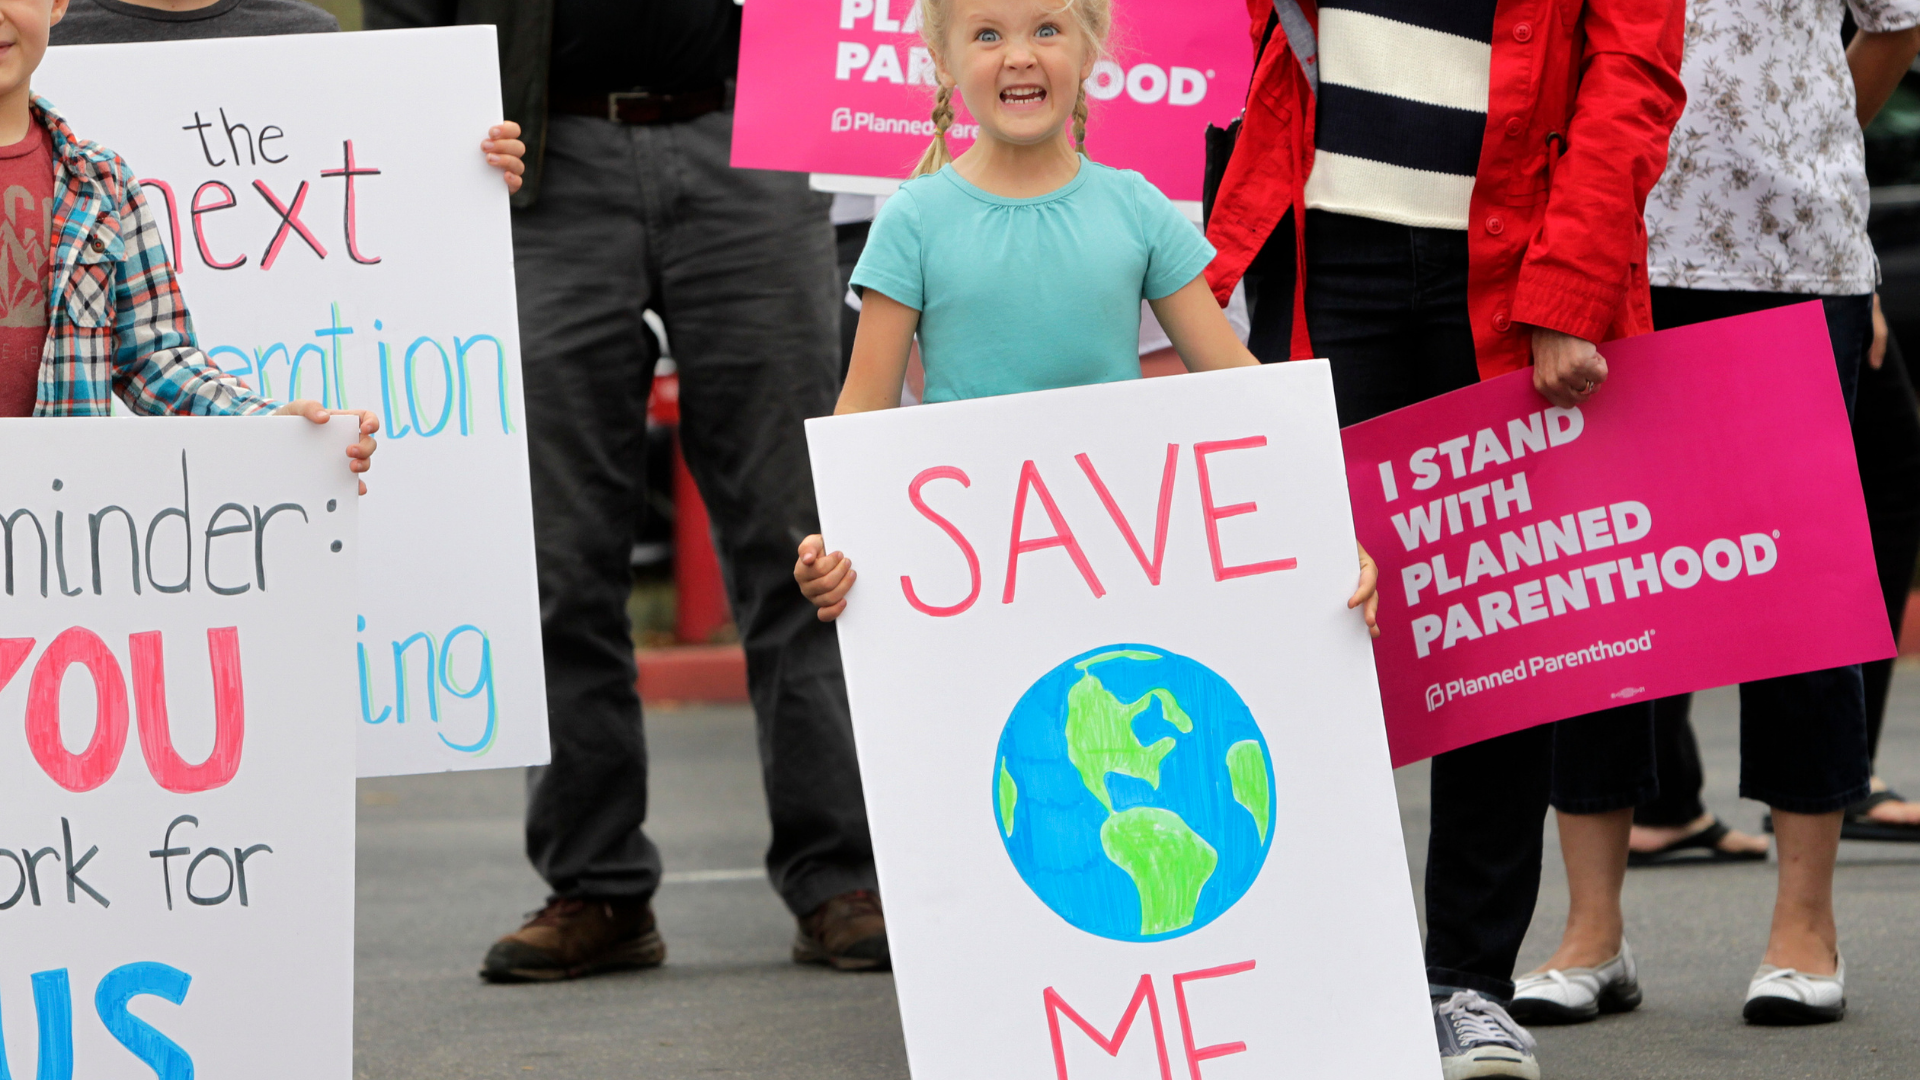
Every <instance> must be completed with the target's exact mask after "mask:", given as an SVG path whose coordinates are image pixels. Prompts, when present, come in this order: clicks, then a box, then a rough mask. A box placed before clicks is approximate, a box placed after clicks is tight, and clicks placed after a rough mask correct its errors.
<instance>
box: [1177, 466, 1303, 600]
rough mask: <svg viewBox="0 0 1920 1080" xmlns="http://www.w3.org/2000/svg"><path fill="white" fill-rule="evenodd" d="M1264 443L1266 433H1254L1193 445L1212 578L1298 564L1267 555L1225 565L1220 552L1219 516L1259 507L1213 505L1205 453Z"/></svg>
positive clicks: (1285, 568)
mask: <svg viewBox="0 0 1920 1080" xmlns="http://www.w3.org/2000/svg"><path fill="white" fill-rule="evenodd" d="M1265 445H1267V437H1266V436H1265V435H1253V436H1250V437H1248V438H1245V439H1231V440H1228V441H1226V442H1203V443H1195V444H1194V446H1193V463H1194V466H1195V467H1196V468H1198V469H1199V471H1200V515H1201V517H1203V518H1204V519H1205V520H1206V523H1207V552H1208V554H1210V555H1212V556H1213V580H1215V581H1225V580H1227V579H1228V578H1238V577H1252V576H1253V575H1255V574H1271V573H1273V572H1274V571H1276V570H1291V569H1293V568H1294V567H1296V566H1298V565H1299V560H1298V559H1270V560H1268V561H1267V562H1257V563H1242V564H1241V565H1239V566H1228V565H1227V564H1226V560H1225V559H1224V558H1222V557H1221V554H1220V519H1221V518H1230V517H1238V516H1239V515H1241V514H1251V513H1253V512H1254V511H1255V510H1258V509H1260V507H1259V505H1258V504H1256V503H1251V502H1243V503H1234V504H1233V505H1232V506H1221V507H1216V506H1214V505H1213V483H1212V481H1211V479H1210V478H1209V477H1208V475H1207V455H1208V454H1218V453H1221V452H1224V451H1227V450H1254V449H1258V448H1259V447H1262V446H1265Z"/></svg>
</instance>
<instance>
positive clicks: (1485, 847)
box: [1255, 210, 1654, 1000]
mask: <svg viewBox="0 0 1920 1080" xmlns="http://www.w3.org/2000/svg"><path fill="white" fill-rule="evenodd" d="M1306 236H1307V328H1308V330H1309V332H1310V334H1311V335H1312V338H1313V344H1314V349H1315V351H1317V352H1318V353H1319V354H1320V355H1322V356H1325V357H1327V358H1329V359H1330V360H1331V361H1332V366H1333V393H1334V401H1335V404H1336V406H1337V407H1338V409H1339V411H1340V423H1341V424H1342V425H1347V424H1354V423H1358V422H1360V421H1362V420H1367V419H1371V418H1372V417H1375V416H1379V415H1381V414H1382V413H1386V412H1391V411H1392V410H1394V409H1398V408H1402V407H1404V406H1407V405H1411V404H1413V403H1415V402H1418V401H1423V400H1425V399H1427V398H1430V397H1435V396H1437V395H1439V394H1443V393H1446V392H1447V391H1449V390H1457V389H1459V388H1460V387H1463V386H1471V385H1473V384H1474V383H1476V382H1478V381H1479V379H1480V372H1479V368H1478V367H1477V366H1476V365H1475V363H1474V349H1473V332H1472V329H1471V328H1470V326H1469V325H1468V322H1467V234H1466V233H1465V232H1461V231H1455V230H1451V229H1422V228H1411V227H1408V226H1405V225H1393V224H1389V223H1386V222H1380V221H1372V220H1369V219H1366V218H1359V217H1353V216H1350V215H1345V214H1332V213H1325V212H1322V211H1317V210H1310V211H1308V212H1307V233H1306ZM1282 240H1283V241H1284V242H1287V243H1291V241H1292V238H1291V237H1290V236H1283V237H1282ZM1271 243H1272V242H1271V241H1269V244H1271ZM1275 300H1278V302H1281V303H1291V297H1287V298H1284V299H1281V298H1274V297H1265V298H1263V300H1262V302H1263V303H1265V302H1274V301H1275ZM1269 314H1271V313H1269ZM1255 320H1256V323H1258V322H1259V316H1258V315H1257V314H1256V316H1255ZM1279 336H1280V337H1282V339H1283V340H1284V335H1279ZM1261 359H1263V360H1265V359H1285V354H1284V353H1282V354H1281V355H1279V356H1272V357H1267V356H1263V357H1261ZM1432 789H1433V790H1432V812H1431V813H1432V817H1431V822H1432V831H1431V834H1430V835H1429V838H1428V842H1427V882H1426V894H1427V947H1426V953H1427V979H1428V981H1429V982H1431V983H1433V984H1434V985H1435V986H1436V987H1458V988H1464V989H1471V990H1478V991H1480V992H1482V993H1485V994H1489V995H1492V996H1495V997H1498V998H1501V999H1503V1000H1504V999H1506V998H1509V997H1511V996H1512V995H1513V964H1514V958H1515V957H1516V956H1517V955H1519V952H1520V943H1521V941H1522V940H1524V939H1525V938H1526V935H1527V924H1528V923H1529V922H1531V921H1532V919H1533V906H1534V902H1535V900H1537V899H1538V896H1539V892H1540V860H1541V857H1542V854H1543V848H1544V845H1543V841H1542V830H1543V827H1544V824H1545V821H1546V814H1547V806H1548V803H1549V802H1551V803H1552V804H1553V805H1554V806H1556V807H1559V808H1560V809H1562V810H1565V811H1567V812H1569V813H1581V814H1592V813H1602V812H1605V811H1609V810H1618V809H1622V808H1624V807H1629V806H1633V805H1634V804H1635V803H1638V802H1640V801H1641V800H1643V799H1646V798H1648V797H1649V796H1651V795H1652V794H1653V790H1654V775H1653V709H1652V706H1651V705H1650V704H1647V703H1638V704H1633V705H1624V706H1621V707H1619V708H1615V709H1607V710H1605V711H1603V712H1597V713H1590V714H1588V715H1585V716H1578V717H1573V718H1572V719H1568V720H1562V721H1560V722H1559V723H1557V724H1549V725H1543V726H1540V727H1535V728H1529V729H1527V730H1525V731H1517V732H1514V733H1513V734H1510V735H1502V736H1500V737H1499V738H1495V739H1488V740H1487V741H1485V742H1482V743H1476V744H1474V745H1472V746H1465V747H1462V748H1460V749H1458V750H1452V751H1448V752H1447V753H1444V754H1440V755H1438V756H1437V757H1435V758H1434V759H1433V765H1432Z"/></svg>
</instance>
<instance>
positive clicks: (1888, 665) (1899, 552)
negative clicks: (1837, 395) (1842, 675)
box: [1853, 337, 1920, 758]
mask: <svg viewBox="0 0 1920 1080" xmlns="http://www.w3.org/2000/svg"><path fill="white" fill-rule="evenodd" d="M1853 448H1854V452H1855V454H1856V455H1857V458H1858V460H1859V464H1860V486H1861V488H1862V489H1864V490H1865V492H1866V496H1867V525H1868V527H1869V528H1871V529H1872V530H1873V559H1874V562H1875V563H1876V564H1878V566H1879V570H1880V592H1881V595H1882V596H1883V597H1885V599H1886V602H1887V622H1888V623H1890V624H1891V625H1892V627H1893V632H1894V634H1895V636H1898V635H1899V633H1900V624H1901V623H1902V621H1904V620H1905V618H1906V614H1907V597H1908V596H1909V595H1910V593H1911V590H1912V589H1913V564H1914V562H1915V560H1916V559H1920V405H1917V403H1916V402H1915V401H1914V395H1913V382H1912V379H1911V377H1910V376H1909V374H1908V369H1907V364H1906V358H1905V357H1904V356H1902V355H1901V353H1900V343H1899V342H1898V341H1896V340H1894V339H1893V338H1891V337H1889V338H1888V339H1887V357H1886V361H1885V362H1884V363H1883V364H1881V365H1880V367H1878V368H1873V367H1871V366H1869V367H1863V368H1861V369H1860V389H1859V392H1858V393H1857V395H1856V396H1855V399H1854V407H1853ZM1865 673H1866V684H1867V752H1868V754H1870V755H1872V756H1873V757H1876V758H1877V757H1878V756H1879V753H1880V728H1881V725H1882V724H1884V723H1885V722H1886V718H1887V690H1888V687H1889V685H1890V683H1891V682H1892V679H1893V661H1892V660H1876V661H1874V662H1873V663H1871V664H1868V665H1866V672H1865Z"/></svg>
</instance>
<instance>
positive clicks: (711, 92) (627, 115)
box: [547, 85, 732, 124]
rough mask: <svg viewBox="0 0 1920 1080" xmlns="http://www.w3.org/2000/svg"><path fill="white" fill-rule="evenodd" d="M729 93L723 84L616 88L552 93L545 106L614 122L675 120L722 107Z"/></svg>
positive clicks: (679, 120)
mask: <svg viewBox="0 0 1920 1080" xmlns="http://www.w3.org/2000/svg"><path fill="white" fill-rule="evenodd" d="M731 97H732V95H731V94H729V93H728V92H727V87H726V86H724V85H721V86H709V87H706V88H705V89H701V90H682V91H679V92H677V93H672V94H656V93H654V92H652V91H650V90H617V91H615V92H613V93H610V94H554V95H553V96H551V97H550V98H548V99H547V108H548V110H549V111H552V112H557V113H567V114H570V115H573V116H594V117H599V118H600V119H603V120H611V121H612V122H614V123H616V124H678V123H683V122H685V121H688V120H693V119H695V118H697V117H702V116H705V115H707V114H708V113H713V112H719V111H720V110H722V109H725V108H726V107H727V106H728V105H730V104H731V102H730V101H729V100H728V99H729V98H731Z"/></svg>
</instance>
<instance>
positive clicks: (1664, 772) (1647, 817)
mask: <svg viewBox="0 0 1920 1080" xmlns="http://www.w3.org/2000/svg"><path fill="white" fill-rule="evenodd" d="M1809 300H1820V301H1821V302H1822V304H1823V306H1824V307H1825V308H1826V314H1827V331H1828V333H1829V334H1830V335H1831V336H1832V339H1833V358H1834V362H1835V363H1836V364H1838V365H1839V375H1840V392H1841V394H1842V395H1843V396H1844V397H1845V398H1846V402H1847V409H1848V411H1849V412H1850V413H1851V412H1853V410H1854V398H1855V391H1856V388H1857V386H1858V385H1859V378H1860V373H1861V370H1862V368H1863V367H1865V360H1866V354H1867V346H1868V345H1869V344H1870V343H1871V342H1872V340H1873V300H1872V297H1871V296H1864V295H1863V296H1828V297H1817V296H1807V295H1803V294H1797V293H1756V292H1722V291H1717V290H1708V289H1671V288H1661V289H1655V290H1653V322H1654V325H1655V326H1656V327H1658V328H1659V329H1661V330H1665V329H1668V328H1670V327H1675V326H1687V325H1689V324H1691V323H1698V322H1706V321H1708V320H1710V319H1724V318H1727V317H1729V316H1733V315H1744V314H1748V313H1750V312H1755V311H1765V310H1767V309H1769V308H1776V307H1784V306H1786V305H1788V304H1801V303H1806V302H1807V301H1809ZM1911 409H1912V397H1911V393H1909V395H1908V410H1909V411H1911ZM1858 425H1859V417H1858V416H1857V415H1856V416H1855V426H1856V429H1857V428H1858ZM1855 449H1856V452H1858V449H1859V447H1858V444H1856V447H1855ZM1907 502H1908V504H1909V507H1911V502H1912V500H1911V496H1910V495H1909V496H1908V498H1907ZM1877 546H1878V545H1877V544H1876V547H1877ZM1877 554H1878V552H1877V551H1876V555H1877ZM1907 566H1908V571H1907V572H1908V573H1911V572H1912V569H1911V568H1912V566H1913V554H1912V549H1911V548H1909V549H1908V555H1907ZM1690 702H1691V695H1687V694H1682V695H1678V696H1676V697H1672V698H1666V699H1663V700H1661V701H1659V702H1657V703H1656V704H1655V710H1656V717H1657V720H1656V725H1655V730H1656V753H1657V758H1656V765H1657V769H1658V772H1659V776H1660V785H1659V794H1658V796H1656V797H1655V798H1654V799H1652V800H1649V801H1648V802H1647V803H1645V804H1643V805H1642V806H1641V807H1640V808H1639V809H1638V810H1636V811H1635V813H1634V820H1635V821H1636V822H1638V823H1639V824H1642V825H1666V826H1677V825H1685V824H1687V823H1689V822H1691V821H1694V820H1696V819H1697V818H1699V817H1700V816H1701V815H1703V814H1705V813H1706V809H1705V807H1704V805H1703V804H1702V803H1701V801H1700V788H1701V784H1702V783H1703V776H1702V773H1701V768H1700V746H1699V742H1698V740H1697V739H1695V737H1694V734H1693V726H1692V724H1691V722H1690V721H1689V719H1688V714H1689V712H1690V710H1691V704H1690ZM1870 772H1871V767H1870V765H1869V760H1868V753H1867V723H1866V705H1865V686H1864V680H1863V676H1862V672H1861V667H1860V665H1858V664H1854V665H1851V666H1849V667H1840V668H1830V669H1828V670H1825V671H1809V672H1805V673H1803V674H1798V675H1786V676H1782V677H1780V678H1777V679H1762V680H1760V681H1758V682H1750V683H1742V684H1741V686H1740V796H1741V797H1742V798H1746V799H1755V800H1758V801H1760V802H1764V803H1766V804H1767V805H1768V806H1772V807H1775V808H1777V809H1780V810H1785V811H1788V812H1789V813H1799V814H1824V813H1830V812H1832V811H1834V810H1838V809H1841V808H1842V807H1844V806H1846V805H1847V804H1849V803H1852V802H1857V801H1858V800H1860V799H1862V798H1865V797H1866V794H1867V782H1868V775H1869V773H1870Z"/></svg>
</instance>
